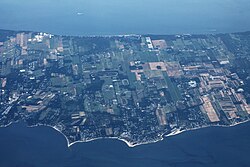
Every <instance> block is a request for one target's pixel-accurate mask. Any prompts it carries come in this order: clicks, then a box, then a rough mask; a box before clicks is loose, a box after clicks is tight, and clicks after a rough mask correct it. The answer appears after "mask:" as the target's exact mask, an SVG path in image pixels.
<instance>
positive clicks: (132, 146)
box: [0, 120, 250, 148]
mask: <svg viewBox="0 0 250 167" xmlns="http://www.w3.org/2000/svg"><path fill="white" fill-rule="evenodd" d="M18 122H20V121H16V122H10V123H9V124H7V125H5V126H0V128H7V127H9V126H10V125H12V124H13V123H14V124H15V123H18ZM247 122H250V120H245V121H243V122H238V123H234V124H232V125H206V126H202V127H197V128H190V129H185V130H180V129H175V130H174V131H172V132H171V133H169V134H165V133H164V134H161V135H160V139H158V140H154V141H148V142H142V143H136V144H133V143H130V142H129V141H127V140H126V139H122V138H119V137H98V138H93V139H88V140H86V141H75V142H72V143H70V141H69V139H68V138H67V136H66V135H65V134H63V133H62V132H61V131H60V130H59V129H57V128H56V127H54V126H50V125H43V124H38V125H34V126H27V128H36V127H40V126H41V127H42V126H43V127H49V128H52V129H54V130H55V131H57V132H59V133H60V134H61V135H63V136H64V138H65V140H66V142H67V147H68V148H70V147H71V146H73V145H74V144H77V143H88V142H92V141H95V140H102V139H112V140H119V141H122V142H124V143H125V144H126V145H127V146H128V147H129V148H134V147H137V146H141V145H146V144H153V143H157V142H160V141H163V140H164V139H166V138H168V137H171V136H176V135H179V134H182V133H184V132H189V131H195V130H199V129H205V128H210V127H222V128H230V127H235V126H238V125H241V124H244V123H247Z"/></svg>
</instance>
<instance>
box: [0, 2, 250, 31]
mask: <svg viewBox="0 0 250 167" xmlns="http://www.w3.org/2000/svg"><path fill="white" fill-rule="evenodd" d="M0 11H1V15H0V28H1V29H12V30H31V31H43V32H49V33H53V34H61V35H118V34H183V33H220V32H238V31H247V30H250V22H249V19H250V1H249V0H237V1H236V0H154V1H152V0H105V1H104V0H35V1H34V0H1V1H0Z"/></svg>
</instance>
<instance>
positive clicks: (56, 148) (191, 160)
mask: <svg viewBox="0 0 250 167" xmlns="http://www.w3.org/2000/svg"><path fill="white" fill-rule="evenodd" d="M249 132H250V122H248V123H244V124H241V125H237V126H235V127H230V128H223V127H210V128H205V129H199V130H194V131H187V132H184V133H182V134H179V135H176V136H171V137H167V138H165V139H164V140H163V141H160V142H157V143H153V144H147V145H141V146H137V147H134V148H130V147H128V146H127V145H126V144H125V143H124V142H122V141H118V140H113V139H101V140H96V141H92V142H88V143H77V144H74V145H72V146H71V147H69V148H68V147H67V142H66V139H65V138H64V137H63V135H61V134H60V133H59V132H57V131H56V130H54V129H52V128H49V127H44V126H41V127H35V128H27V127H26V126H25V124H23V123H17V124H12V125H11V126H9V127H7V128H0V136H1V137H0V148H1V149H0V166H1V167H118V166H119V167H128V166H129V167H235V166H237V167H249V164H250V159H249V151H250V150H249V148H250V142H249V141H250V135H249Z"/></svg>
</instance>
